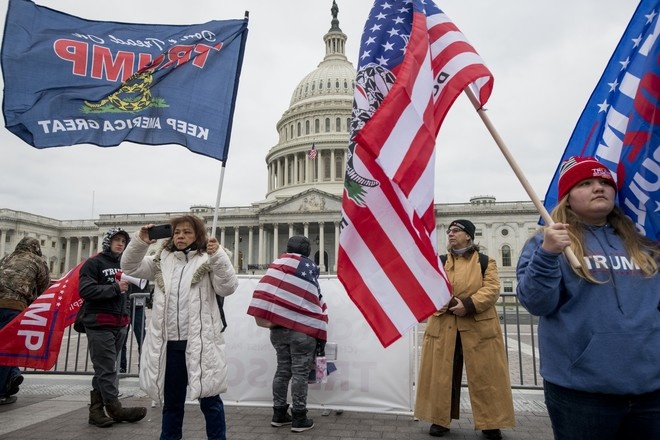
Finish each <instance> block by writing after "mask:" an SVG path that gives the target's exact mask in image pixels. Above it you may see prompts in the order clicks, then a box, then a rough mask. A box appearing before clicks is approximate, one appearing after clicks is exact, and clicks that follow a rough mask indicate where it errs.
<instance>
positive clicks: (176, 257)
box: [121, 215, 238, 440]
mask: <svg viewBox="0 0 660 440" xmlns="http://www.w3.org/2000/svg"><path fill="white" fill-rule="evenodd" d="M170 224H171V225H172V237H171V238H169V239H168V240H167V241H165V242H164V244H163V246H162V248H160V250H159V251H158V252H156V254H155V255H153V256H145V255H146V253H147V250H148V248H149V245H150V244H153V243H155V242H156V240H151V239H150V238H149V229H151V228H152V227H153V226H154V225H152V224H150V225H145V226H143V227H142V228H141V229H140V230H139V231H137V232H135V234H134V239H133V240H131V242H130V243H129V246H128V247H127V248H126V250H125V251H124V254H123V257H122V261H121V268H122V270H123V271H124V272H125V273H126V274H128V275H131V276H134V277H138V278H143V279H148V280H152V281H154V286H155V288H154V295H153V309H152V311H151V318H150V320H149V323H148V325H147V329H146V337H145V340H144V346H143V347H142V355H141V358H140V387H141V388H142V389H143V390H144V391H145V392H146V393H147V394H148V395H149V396H150V397H151V398H152V399H153V400H155V401H157V402H161V403H162V404H163V421H162V426H161V435H160V439H161V440H170V439H180V438H182V435H183V432H182V427H183V414H184V407H185V400H186V394H188V397H189V398H190V399H199V401H200V408H201V410H202V412H203V413H204V417H205V419H206V433H207V436H208V438H209V439H214V440H225V438H226V436H225V432H226V425H225V414H224V406H223V403H222V400H221V399H220V396H219V394H220V393H223V392H225V391H226V390H227V364H226V359H225V341H224V337H223V334H222V332H221V330H222V323H221V319H220V311H219V308H218V304H217V302H216V301H217V300H216V295H219V296H228V295H231V294H232V293H234V291H235V290H236V288H237V287H238V280H237V278H236V273H235V271H234V268H233V266H232V264H231V259H230V257H229V255H227V253H226V252H225V250H224V249H223V248H222V247H221V246H220V245H219V243H218V240H217V239H216V238H215V237H211V238H208V239H207V236H206V227H205V225H204V222H203V221H202V220H201V219H199V218H198V217H196V216H193V215H184V216H181V217H176V218H173V219H172V220H171V221H170Z"/></svg>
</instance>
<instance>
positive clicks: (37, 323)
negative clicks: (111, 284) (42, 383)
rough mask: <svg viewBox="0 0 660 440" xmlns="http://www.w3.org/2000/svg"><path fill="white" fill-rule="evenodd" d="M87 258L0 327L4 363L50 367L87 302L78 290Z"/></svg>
mask: <svg viewBox="0 0 660 440" xmlns="http://www.w3.org/2000/svg"><path fill="white" fill-rule="evenodd" d="M83 263H84V261H83V262H81V263H80V264H78V265H77V266H76V267H74V268H73V269H71V270H70V271H69V272H68V273H67V274H66V275H64V276H63V277H62V278H60V279H59V280H57V281H55V282H53V283H52V284H51V285H50V286H49V287H48V288H47V289H46V291H45V292H44V293H42V294H41V295H40V296H39V297H37V299H36V300H35V301H34V302H33V303H32V304H30V305H29V306H28V307H27V308H26V309H25V310H23V311H22V312H21V313H20V314H19V315H18V316H16V318H14V319H13V320H12V321H11V322H10V323H9V324H7V325H6V326H5V327H3V328H2V329H0V365H11V366H16V367H26V368H36V369H39V370H50V369H51V368H53V366H54V365H55V362H56V361H57V356H58V355H59V353H60V346H61V344H62V337H63V335H64V330H65V329H66V328H67V327H68V326H70V325H72V324H73V323H74V321H75V319H76V314H77V313H78V310H79V309H80V306H81V305H82V303H83V300H82V299H81V298H80V294H79V293H78V282H79V277H80V268H81V267H82V265H83Z"/></svg>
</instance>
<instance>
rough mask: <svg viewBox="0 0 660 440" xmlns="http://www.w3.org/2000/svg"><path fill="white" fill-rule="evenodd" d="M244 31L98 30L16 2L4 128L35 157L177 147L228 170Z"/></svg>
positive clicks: (237, 24) (8, 45) (7, 55)
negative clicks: (89, 148)
mask: <svg viewBox="0 0 660 440" xmlns="http://www.w3.org/2000/svg"><path fill="white" fill-rule="evenodd" d="M247 22H248V20H247V18H245V19H240V20H222V21H210V22H208V23H204V24H193V25H160V24H132V23H116V22H101V21H91V20H85V19H82V18H79V17H75V16H72V15H68V14H64V13H62V12H58V11H55V10H53V9H49V8H46V7H42V6H38V5H35V4H34V3H33V2H31V1H28V0H10V1H9V10H8V13H7V20H6V24H5V32H4V39H3V43H2V72H3V76H4V82H5V93H4V103H3V113H4V117H5V125H6V127H7V129H9V130H10V131H11V132H12V133H14V134H15V135H16V136H18V137H20V138H21V139H23V140H24V141H25V142H27V143H28V144H30V145H32V146H33V147H36V148H49V147H59V146H68V145H74V144H83V143H88V144H95V145H98V146H101V147H111V146H116V145H119V144H120V143H122V142H124V141H130V142H135V143H139V144H148V145H162V144H178V145H183V146H184V147H186V148H188V149H189V150H191V151H193V152H195V153H199V154H203V155H205V156H209V157H212V158H215V159H218V160H221V161H223V162H226V160H227V153H228V149H229V138H230V133H231V124H232V117H233V112H234V104H235V101H236V92H237V89H238V80H239V76H240V70H241V65H242V61H243V51H244V49H245V39H246V37H247Z"/></svg>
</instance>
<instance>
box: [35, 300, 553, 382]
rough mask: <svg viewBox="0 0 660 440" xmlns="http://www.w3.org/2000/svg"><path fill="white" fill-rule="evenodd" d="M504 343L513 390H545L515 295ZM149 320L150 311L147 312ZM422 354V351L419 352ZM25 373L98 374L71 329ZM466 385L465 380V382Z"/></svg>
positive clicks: (504, 319) (531, 328)
mask: <svg viewBox="0 0 660 440" xmlns="http://www.w3.org/2000/svg"><path fill="white" fill-rule="evenodd" d="M496 308H497V311H498V315H499V317H500V323H501V325H502V332H503V336H504V344H505V348H506V352H507V357H508V361H509V374H510V379H511V387H512V388H518V389H541V388H542V386H543V385H542V384H543V380H542V378H541V376H540V373H539V356H538V348H537V347H538V335H537V329H538V318H537V317H534V316H532V315H530V314H529V313H527V311H526V310H525V309H524V308H523V307H522V306H521V305H520V303H519V302H518V300H517V298H516V296H515V295H514V294H513V293H505V294H502V295H501V296H500V299H499V300H498V302H497V304H496ZM146 315H147V316H146V319H148V317H149V310H147V313H146ZM424 328H425V324H424V323H422V324H420V325H419V326H418V327H417V331H418V338H416V339H417V341H419V342H421V340H422V336H423V334H424ZM128 338H129V339H128V341H127V343H126V347H127V348H126V354H127V369H126V372H125V373H121V374H122V375H125V376H137V375H138V360H139V355H138V349H137V347H138V344H137V341H136V339H135V336H134V334H133V331H132V330H129V332H128ZM418 351H420V350H418ZM25 373H35V374H39V373H47V374H88V375H92V374H94V369H93V367H92V362H91V361H90V359H89V353H88V350H87V337H86V335H85V334H84V333H77V332H76V331H75V330H73V327H69V328H68V329H67V330H66V331H65V333H64V337H63V339H62V345H61V349H60V354H59V357H58V359H57V362H56V364H55V366H54V367H53V368H52V369H51V370H49V371H41V370H34V369H25ZM463 382H464V384H465V377H464V380H463Z"/></svg>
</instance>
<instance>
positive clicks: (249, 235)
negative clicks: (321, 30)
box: [246, 226, 254, 267]
mask: <svg viewBox="0 0 660 440" xmlns="http://www.w3.org/2000/svg"><path fill="white" fill-rule="evenodd" d="M253 240H254V232H253V229H252V226H250V227H249V228H248V255H247V257H248V259H247V264H252V262H253V261H254V260H253V259H252V242H253ZM246 267H247V266H246Z"/></svg>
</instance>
